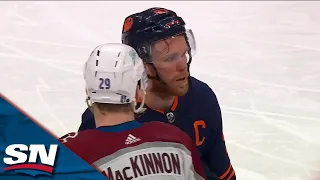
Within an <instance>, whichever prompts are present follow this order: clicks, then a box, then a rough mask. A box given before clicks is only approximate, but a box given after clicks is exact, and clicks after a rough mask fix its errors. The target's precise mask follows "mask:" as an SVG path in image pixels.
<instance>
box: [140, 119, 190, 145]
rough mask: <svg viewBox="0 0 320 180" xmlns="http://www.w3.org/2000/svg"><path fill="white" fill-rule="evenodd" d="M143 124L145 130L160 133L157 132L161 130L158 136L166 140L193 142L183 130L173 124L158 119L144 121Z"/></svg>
mask: <svg viewBox="0 0 320 180" xmlns="http://www.w3.org/2000/svg"><path fill="white" fill-rule="evenodd" d="M144 126H145V129H147V131H150V132H157V134H160V133H159V132H162V133H161V136H159V138H163V139H164V140H166V141H167V140H168V139H172V140H177V141H180V140H182V141H183V142H188V143H189V142H190V143H191V144H193V142H192V140H191V139H190V137H189V136H188V135H187V134H186V133H185V132H184V131H182V130H181V129H180V128H178V127H176V126H174V125H171V124H168V123H164V122H159V121H152V122H147V123H144Z"/></svg>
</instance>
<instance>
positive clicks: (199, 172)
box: [179, 129, 206, 180]
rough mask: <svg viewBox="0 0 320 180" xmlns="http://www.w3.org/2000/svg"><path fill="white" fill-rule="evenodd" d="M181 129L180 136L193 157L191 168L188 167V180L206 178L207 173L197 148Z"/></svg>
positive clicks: (202, 179)
mask: <svg viewBox="0 0 320 180" xmlns="http://www.w3.org/2000/svg"><path fill="white" fill-rule="evenodd" d="M179 131H180V137H181V139H183V145H184V146H185V147H186V148H187V149H188V150H189V151H190V153H191V158H192V166H190V167H191V169H187V173H186V174H187V175H186V176H187V177H188V178H187V179H188V180H194V179H195V180H204V179H206V178H205V173H204V170H203V167H202V164H201V160H200V156H199V154H198V151H197V148H196V146H195V145H194V143H193V141H192V139H191V138H190V137H189V136H188V135H187V134H186V133H185V132H183V131H181V130H180V129H179Z"/></svg>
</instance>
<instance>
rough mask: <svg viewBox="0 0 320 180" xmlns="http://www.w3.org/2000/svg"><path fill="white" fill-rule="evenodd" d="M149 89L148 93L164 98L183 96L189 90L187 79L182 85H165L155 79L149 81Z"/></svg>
mask: <svg viewBox="0 0 320 180" xmlns="http://www.w3.org/2000/svg"><path fill="white" fill-rule="evenodd" d="M149 81H151V82H150V83H151V84H152V85H151V88H150V91H151V92H154V93H157V94H161V95H164V96H168V95H169V96H184V95H185V94H186V93H187V92H188V90H189V85H190V84H189V78H187V79H186V82H185V83H184V84H181V85H179V84H175V83H171V84H170V83H166V82H164V83H163V82H160V81H158V80H156V79H152V80H151V79H149Z"/></svg>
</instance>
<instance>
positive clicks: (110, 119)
mask: <svg viewBox="0 0 320 180" xmlns="http://www.w3.org/2000/svg"><path fill="white" fill-rule="evenodd" d="M94 117H95V122H96V127H100V126H114V125H118V124H122V123H126V122H129V121H133V120H134V119H135V117H134V113H133V112H128V113H105V114H101V113H97V114H95V115H94Z"/></svg>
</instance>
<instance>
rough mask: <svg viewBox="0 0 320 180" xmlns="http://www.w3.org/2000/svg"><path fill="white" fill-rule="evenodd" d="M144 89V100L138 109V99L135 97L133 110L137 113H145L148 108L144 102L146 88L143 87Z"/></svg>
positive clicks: (143, 99)
mask: <svg viewBox="0 0 320 180" xmlns="http://www.w3.org/2000/svg"><path fill="white" fill-rule="evenodd" d="M142 91H143V96H142V102H141V104H140V105H139V107H138V108H137V109H136V107H137V100H136V98H134V99H133V101H134V106H133V111H134V112H135V113H137V114H138V113H143V112H144V111H145V110H146V108H144V102H145V99H146V90H145V89H143V90H142Z"/></svg>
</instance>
